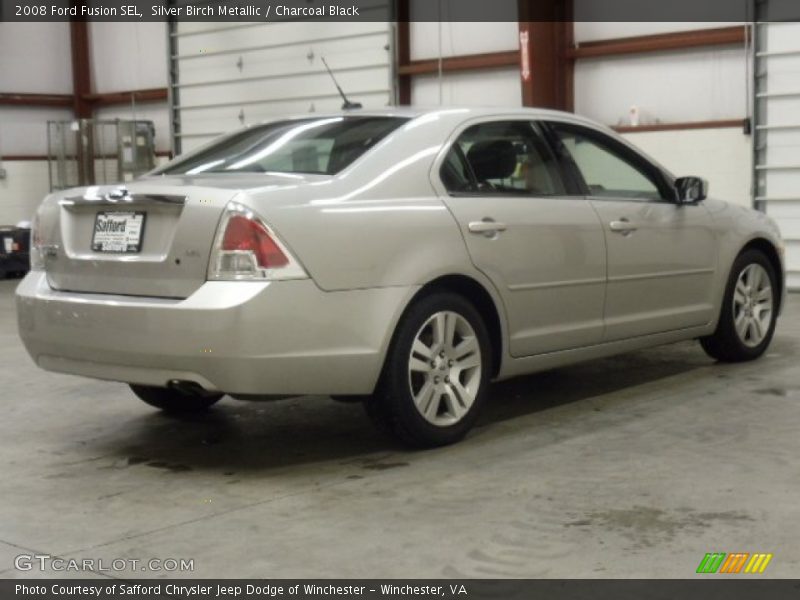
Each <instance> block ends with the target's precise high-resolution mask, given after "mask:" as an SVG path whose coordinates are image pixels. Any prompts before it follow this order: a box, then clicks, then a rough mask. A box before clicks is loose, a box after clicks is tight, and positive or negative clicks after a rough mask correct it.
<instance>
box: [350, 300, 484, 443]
mask: <svg viewBox="0 0 800 600" xmlns="http://www.w3.org/2000/svg"><path fill="white" fill-rule="evenodd" d="M490 378H491V349H490V344H489V334H488V332H487V330H486V325H485V324H484V322H483V319H482V318H481V316H480V314H479V313H478V311H477V310H476V309H475V307H474V306H473V305H472V304H471V303H470V302H468V301H467V300H465V299H464V298H463V297H461V296H458V295H456V294H452V293H446V292H440V293H435V294H432V295H430V296H426V297H424V298H422V299H421V300H419V301H417V302H416V303H415V304H413V305H412V306H411V307H410V308H409V310H408V311H407V313H406V314H405V315H404V316H403V318H402V319H401V321H400V323H399V324H398V326H397V330H396V331H395V336H394V339H393V341H392V344H391V346H390V348H389V353H388V355H387V358H386V364H385V366H384V371H383V374H382V376H381V381H380V382H379V384H378V388H377V390H376V392H375V394H374V395H373V396H371V397H370V398H368V400H367V401H366V403H365V406H366V409H367V413H368V414H369V416H370V417H371V418H372V419H373V420H374V421H375V422H376V423H377V424H378V425H379V426H380V427H381V428H382V429H384V430H386V431H388V432H389V433H390V434H391V435H392V436H394V437H395V438H396V439H398V440H399V441H401V442H402V443H404V444H406V445H408V446H412V447H416V448H430V447H436V446H444V445H447V444H452V443H454V442H457V441H459V440H460V439H462V438H463V437H464V436H465V435H466V434H467V432H468V431H469V430H470V428H472V426H473V425H474V424H475V421H476V419H477V417H478V413H479V412H480V408H481V406H482V404H483V402H484V400H485V396H486V389H487V387H488V384H489V379H490Z"/></svg>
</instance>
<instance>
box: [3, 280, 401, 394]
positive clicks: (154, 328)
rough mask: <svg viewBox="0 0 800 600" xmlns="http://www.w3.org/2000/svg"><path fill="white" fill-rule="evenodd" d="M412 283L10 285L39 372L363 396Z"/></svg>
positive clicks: (234, 390) (230, 388) (22, 333)
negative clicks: (178, 290) (181, 293)
mask: <svg viewBox="0 0 800 600" xmlns="http://www.w3.org/2000/svg"><path fill="white" fill-rule="evenodd" d="M415 291H416V288H412V287H391V288H376V289H368V290H352V291H346V292H323V291H321V290H320V289H319V288H318V287H317V286H316V285H315V284H314V282H313V281H310V280H302V281H279V282H269V283H255V282H207V283H205V284H204V285H203V286H201V287H200V289H198V290H197V291H196V292H195V293H194V294H192V296H190V297H189V298H187V299H185V300H169V299H159V298H138V297H129V296H112V295H106V294H81V293H72V292H59V291H55V290H52V289H51V288H50V287H49V286H48V284H47V279H46V276H45V275H44V274H43V273H41V272H36V271H34V272H31V273H29V274H28V275H27V276H26V277H25V279H23V280H22V282H21V283H20V285H19V287H18V288H17V315H18V320H19V332H20V336H21V338H22V341H23V342H24V344H25V347H26V348H27V350H28V352H29V353H30V355H31V357H32V358H33V359H34V360H35V361H36V363H37V364H38V365H39V366H40V367H42V368H44V369H47V370H50V371H57V372H62V373H70V374H74V375H82V376H85V377H93V378H96V379H107V380H112V381H122V382H126V383H139V384H144V385H157V386H163V385H166V383H167V382H168V381H170V380H173V379H180V380H187V381H194V382H196V383H198V384H200V385H201V386H203V387H204V388H206V389H209V390H218V391H222V392H227V393H232V394H275V395H284V394H285V395H300V394H368V393H370V392H371V391H372V390H373V389H374V387H375V384H376V382H377V379H378V376H379V374H380V370H381V367H382V364H383V357H384V355H385V352H386V348H387V347H388V343H389V339H390V336H391V332H393V331H394V327H395V325H396V322H397V320H398V319H399V317H400V314H401V312H402V310H403V308H404V307H405V305H406V303H407V301H408V300H409V299H410V298H411V296H412V295H413V294H414V293H415Z"/></svg>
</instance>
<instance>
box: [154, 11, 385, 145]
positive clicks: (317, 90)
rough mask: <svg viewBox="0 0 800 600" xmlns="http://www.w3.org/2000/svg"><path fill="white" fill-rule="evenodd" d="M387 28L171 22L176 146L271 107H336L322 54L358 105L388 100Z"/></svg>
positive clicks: (274, 111) (280, 111)
mask: <svg viewBox="0 0 800 600" xmlns="http://www.w3.org/2000/svg"><path fill="white" fill-rule="evenodd" d="M391 33H392V28H391V25H390V24H389V23H387V22H375V23H368V22H364V23H354V22H341V23H325V22H303V21H291V22H267V23H246V24H235V25H231V24H230V23H190V22H181V23H178V24H176V26H175V29H174V30H173V31H172V32H170V37H171V54H172V74H173V82H172V84H171V90H172V99H173V116H172V118H173V123H174V127H175V131H174V138H175V146H176V149H179V150H180V151H181V152H186V151H187V150H191V149H192V148H194V147H196V146H198V145H200V144H203V143H205V142H207V141H208V140H210V139H211V138H212V137H214V136H216V135H219V134H220V133H225V132H228V131H231V130H233V129H235V128H238V127H241V126H242V125H248V124H253V123H258V122H260V121H263V120H265V119H268V118H270V117H272V116H274V115H285V114H297V113H304V112H324V111H333V110H338V109H339V108H340V107H341V104H342V100H341V98H340V97H339V95H338V92H337V91H336V88H335V87H334V85H333V82H332V81H331V79H330V77H329V75H328V74H327V72H326V71H325V68H324V66H323V64H322V61H321V58H322V57H325V59H326V60H327V62H328V65H329V66H330V67H331V69H332V70H333V71H334V73H335V75H336V78H337V80H338V81H339V84H340V85H341V87H342V88H343V89H344V91H345V92H346V93H347V95H348V96H349V98H350V99H351V100H353V101H356V102H361V103H362V104H363V105H364V107H365V108H378V107H382V106H386V105H388V104H391V103H392V100H393V85H392V81H393V78H394V77H393V71H392V69H393V67H392V65H393V60H392V53H393V46H392V43H391V37H392V36H391Z"/></svg>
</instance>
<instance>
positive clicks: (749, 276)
mask: <svg viewBox="0 0 800 600" xmlns="http://www.w3.org/2000/svg"><path fill="white" fill-rule="evenodd" d="M778 297H779V293H778V286H777V275H776V274H775V269H774V268H773V266H772V264H771V263H770V262H769V260H768V259H767V257H766V256H765V255H764V253H763V252H760V251H759V250H746V251H745V252H742V253H741V254H740V255H739V256H738V257H737V258H736V260H735V261H734V263H733V267H732V268H731V273H730V276H729V278H728V285H727V287H726V289H725V297H724V298H723V300H722V311H721V312H720V317H719V323H718V324H717V329H716V331H714V333H713V334H712V335H710V336H708V337H705V338H701V339H700V344H701V345H702V346H703V350H705V351H706V353H707V354H708V355H709V356H711V357H712V358H715V359H717V360H719V361H722V362H742V361H747V360H754V359H756V358H758V357H760V356H761V355H762V354H764V352H765V351H766V349H767V347H768V346H769V344H770V342H771V341H772V336H773V334H774V333H775V322H776V320H777V315H778Z"/></svg>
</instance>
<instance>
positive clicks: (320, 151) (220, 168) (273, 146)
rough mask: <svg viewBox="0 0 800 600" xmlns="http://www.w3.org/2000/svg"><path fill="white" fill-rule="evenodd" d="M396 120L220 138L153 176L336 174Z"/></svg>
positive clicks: (331, 121) (257, 130) (293, 125)
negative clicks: (269, 173)
mask: <svg viewBox="0 0 800 600" xmlns="http://www.w3.org/2000/svg"><path fill="white" fill-rule="evenodd" d="M406 121H407V119H403V118H399V117H330V118H316V119H299V120H292V121H278V122H275V123H267V124H265V125H259V126H256V127H251V128H249V129H246V130H244V131H239V132H237V133H234V134H232V135H229V136H226V137H224V138H222V139H220V140H218V141H217V142H213V143H212V144H211V145H210V146H207V147H205V148H203V149H201V150H200V151H198V152H195V153H193V154H191V155H189V156H187V157H185V158H179V159H177V160H175V161H173V162H171V163H169V164H167V165H165V166H164V167H163V168H161V169H159V170H158V171H156V174H158V175H197V174H200V173H268V172H272V173H316V174H321V175H333V174H335V173H338V172H339V171H341V170H342V169H344V168H345V167H347V166H348V165H350V164H351V163H353V162H354V161H355V160H356V159H357V158H358V157H360V156H361V155H362V154H364V153H365V152H366V151H367V150H369V149H370V148H372V147H373V146H374V145H375V144H377V143H378V142H379V141H381V140H382V139H383V138H385V137H386V136H387V135H389V134H390V133H391V132H392V131H394V130H395V129H397V128H398V127H400V126H401V125H402V124H403V123H405V122H406Z"/></svg>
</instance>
